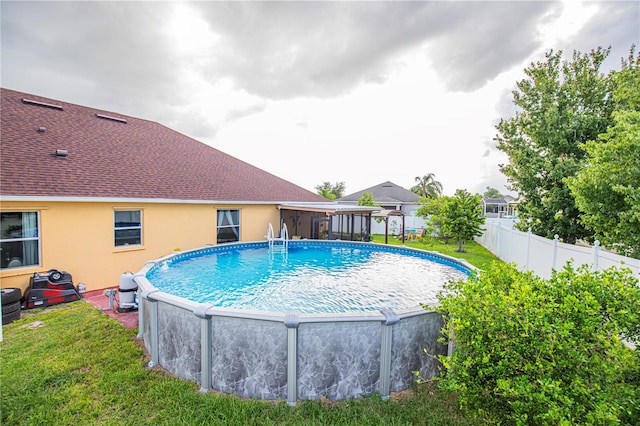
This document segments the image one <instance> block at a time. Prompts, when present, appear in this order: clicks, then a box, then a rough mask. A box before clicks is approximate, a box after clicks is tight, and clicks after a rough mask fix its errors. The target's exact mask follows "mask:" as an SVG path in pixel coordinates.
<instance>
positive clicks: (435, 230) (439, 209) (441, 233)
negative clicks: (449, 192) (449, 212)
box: [416, 196, 452, 244]
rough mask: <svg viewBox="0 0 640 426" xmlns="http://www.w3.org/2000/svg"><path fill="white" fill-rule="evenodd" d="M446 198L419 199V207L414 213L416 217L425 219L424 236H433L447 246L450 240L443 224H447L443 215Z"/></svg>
mask: <svg viewBox="0 0 640 426" xmlns="http://www.w3.org/2000/svg"><path fill="white" fill-rule="evenodd" d="M447 198H448V197H444V196H441V197H438V198H425V197H423V198H421V199H420V204H421V205H420V207H419V208H418V210H417V211H416V216H421V217H423V218H424V219H425V230H426V234H425V235H435V236H436V237H437V238H439V239H441V240H443V241H444V243H445V244H449V240H450V239H451V238H452V236H451V235H450V234H448V233H447V229H446V226H445V224H446V223H447V217H446V216H445V214H444V211H445V209H446V205H447Z"/></svg>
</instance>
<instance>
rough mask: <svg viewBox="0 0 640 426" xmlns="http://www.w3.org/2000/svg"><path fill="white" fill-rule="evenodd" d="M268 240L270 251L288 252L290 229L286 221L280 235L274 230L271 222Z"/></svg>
mask: <svg viewBox="0 0 640 426" xmlns="http://www.w3.org/2000/svg"><path fill="white" fill-rule="evenodd" d="M267 242H268V243H269V252H270V253H274V252H281V253H287V252H288V250H289V231H288V230H287V225H286V224H285V223H283V224H282V228H281V229H280V235H278V236H277V237H276V235H275V233H274V232H273V226H272V225H271V224H269V227H268V228H267Z"/></svg>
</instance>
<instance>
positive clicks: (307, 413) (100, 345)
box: [0, 235, 496, 425]
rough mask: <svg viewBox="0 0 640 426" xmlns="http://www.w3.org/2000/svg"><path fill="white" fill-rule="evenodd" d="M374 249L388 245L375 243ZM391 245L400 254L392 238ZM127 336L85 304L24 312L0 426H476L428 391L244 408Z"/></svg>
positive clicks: (448, 397)
mask: <svg viewBox="0 0 640 426" xmlns="http://www.w3.org/2000/svg"><path fill="white" fill-rule="evenodd" d="M373 241H375V242H378V243H380V242H384V236H383V235H375V236H374V238H373ZM389 243H390V244H402V242H401V241H400V240H398V239H396V238H394V237H390V238H389ZM406 245H407V246H410V247H415V248H420V249H425V250H432V251H438V252H440V253H443V254H447V255H450V256H453V257H460V258H463V259H466V260H467V261H469V262H470V263H471V264H472V265H474V266H476V267H478V268H480V269H484V268H486V267H487V266H488V265H489V264H490V263H491V262H493V261H495V260H496V258H495V257H494V256H493V255H492V254H491V253H489V252H488V251H487V250H486V249H484V248H483V247H482V246H480V245H478V244H476V243H475V242H469V243H467V246H466V249H467V253H457V252H455V250H456V249H457V245H456V244H448V245H446V244H443V243H441V242H438V241H431V240H423V241H409V242H406ZM136 334H137V330H135V329H134V330H131V329H126V328H125V327H124V326H123V325H122V324H120V323H119V322H117V321H116V320H114V319H112V318H111V317H108V316H107V315H104V314H103V313H101V312H100V311H99V310H97V309H95V308H93V307H92V306H91V305H90V304H89V303H87V302H84V301H78V302H73V303H69V304H62V305H57V306H54V307H50V308H46V309H34V310H31V311H23V313H22V319H20V320H18V321H16V322H14V323H12V324H9V325H6V326H4V327H3V335H4V341H3V342H0V365H1V366H2V367H1V368H0V393H1V399H0V402H1V405H0V410H1V414H0V424H2V425H41V424H46V425H68V424H79V425H80V424H81V425H98V424H99V425H145V424H148V425H199V424H207V425H208V424H215V425H411V424H421V425H474V424H481V423H480V421H478V420H476V419H473V418H471V417H469V416H467V415H466V414H465V413H464V412H463V411H461V410H460V409H459V408H458V402H457V397H456V395H455V394H452V393H450V392H447V391H444V390H440V389H438V388H437V386H436V385H435V384H434V383H427V384H422V385H416V386H415V388H414V389H413V390H412V391H410V392H405V393H402V394H396V395H392V400H391V401H382V400H381V399H380V397H379V396H377V395H373V396H370V397H366V398H362V399H358V400H348V401H342V402H331V401H302V402H299V403H298V405H297V406H296V407H289V406H288V405H287V404H286V403H285V402H284V401H277V402H266V401H258V400H253V399H249V400H243V399H240V398H238V397H235V396H232V395H225V394H220V393H217V392H215V391H211V392H209V393H206V394H205V393H201V392H199V386H198V385H196V384H195V383H191V382H187V381H184V380H180V379H176V378H174V377H172V376H170V375H168V374H167V373H166V372H164V370H162V369H161V368H154V369H149V368H147V367H146V365H147V363H148V361H149V358H148V356H147V355H146V353H145V351H144V350H143V349H142V348H141V342H140V341H139V340H138V339H136V337H135V336H136Z"/></svg>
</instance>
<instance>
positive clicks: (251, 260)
mask: <svg viewBox="0 0 640 426" xmlns="http://www.w3.org/2000/svg"><path fill="white" fill-rule="evenodd" d="M438 259H439V258H437V257H434V256H433V255H430V254H428V253H423V252H408V251H403V252H398V251H397V250H392V249H387V250H385V249H384V247H383V246H363V245H350V244H346V245H342V244H341V245H335V244H331V245H329V244H315V243H311V242H305V243H298V244H292V245H291V247H289V250H288V251H287V252H282V253H272V252H271V253H270V252H269V249H268V248H267V247H247V246H246V245H244V246H236V247H233V248H226V249H225V250H219V249H218V250H208V251H207V250H201V251H199V252H198V253H196V254H193V255H192V256H186V257H179V256H176V257H174V258H171V259H169V260H167V261H165V262H162V263H161V264H160V265H159V266H158V267H155V268H152V269H151V270H150V271H149V272H148V273H147V274H146V277H147V279H148V280H149V281H150V282H151V283H152V285H153V286H154V287H156V288H158V289H159V290H160V291H164V292H166V293H169V294H173V295H175V296H179V297H184V298H186V299H189V300H193V301H194V302H198V303H211V304H212V305H213V306H216V307H221V308H234V309H250V310H259V311H266V312H282V313H286V312H298V313H301V314H315V313H352V312H371V311H379V310H382V309H401V308H409V307H413V306H418V305H419V304H421V303H425V304H430V305H433V304H435V303H437V292H438V291H439V290H440V289H441V285H442V283H444V282H447V281H450V280H457V279H462V278H464V277H466V274H467V270H466V269H463V268H461V267H459V266H458V265H457V264H445V263H442V261H440V262H438V261H437V260H438ZM184 282H188V283H189V285H188V286H185V285H184Z"/></svg>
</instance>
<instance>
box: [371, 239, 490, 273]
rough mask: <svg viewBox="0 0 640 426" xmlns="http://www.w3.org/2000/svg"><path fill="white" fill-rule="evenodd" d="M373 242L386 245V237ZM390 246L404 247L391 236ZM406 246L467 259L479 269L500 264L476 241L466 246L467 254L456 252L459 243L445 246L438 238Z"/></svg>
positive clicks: (408, 242) (453, 242) (398, 240)
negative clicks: (496, 263)
mask: <svg viewBox="0 0 640 426" xmlns="http://www.w3.org/2000/svg"><path fill="white" fill-rule="evenodd" d="M371 241H373V242H375V243H383V244H384V235H379V234H376V235H372V239H371ZM389 244H394V245H402V241H401V240H400V239H399V238H397V237H393V236H391V235H389ZM404 245H406V246H407V247H413V248H418V249H422V250H429V251H437V252H438V253H442V254H446V255H447V256H451V257H457V258H460V259H465V260H466V261H467V262H469V263H471V264H472V265H473V266H475V267H476V268H478V269H487V268H488V267H489V265H490V264H491V263H492V262H496V261H497V262H500V260H499V259H498V258H497V257H495V256H494V255H493V254H492V253H491V252H490V251H489V250H487V249H486V248H484V247H482V246H481V245H480V244H478V243H476V242H475V241H467V243H466V244H465V253H458V252H457V251H456V250H458V243H457V242H456V241H450V242H449V244H444V243H443V242H442V241H441V240H439V239H437V238H422V239H420V240H417V241H405V243H404Z"/></svg>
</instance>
